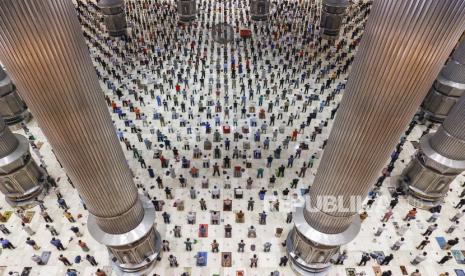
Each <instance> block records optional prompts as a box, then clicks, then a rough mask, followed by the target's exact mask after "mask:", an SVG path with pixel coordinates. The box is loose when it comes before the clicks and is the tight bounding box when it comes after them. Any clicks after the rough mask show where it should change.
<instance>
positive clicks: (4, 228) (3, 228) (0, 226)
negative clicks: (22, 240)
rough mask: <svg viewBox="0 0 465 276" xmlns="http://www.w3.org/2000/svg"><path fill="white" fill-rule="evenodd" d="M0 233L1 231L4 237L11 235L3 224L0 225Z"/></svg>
mask: <svg viewBox="0 0 465 276" xmlns="http://www.w3.org/2000/svg"><path fill="white" fill-rule="evenodd" d="M0 231H2V233H3V234H5V235H9V234H11V232H10V230H8V228H6V226H5V224H0Z"/></svg>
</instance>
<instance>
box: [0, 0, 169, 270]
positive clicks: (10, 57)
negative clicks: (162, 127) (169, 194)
mask: <svg viewBox="0 0 465 276" xmlns="http://www.w3.org/2000/svg"><path fill="white" fill-rule="evenodd" d="M0 60H1V61H2V62H3V63H4V64H5V65H6V66H7V68H8V69H9V73H10V76H11V78H12V79H13V80H14V82H15V83H16V84H17V86H18V88H19V91H20V92H21V95H22V96H23V97H24V99H25V101H26V103H28V104H29V106H30V108H31V110H32V111H33V113H34V115H35V117H36V119H37V121H38V123H39V125H40V127H41V129H42V130H43V132H44V134H45V135H46V137H47V139H48V141H49V142H50V145H51V146H52V147H53V149H54V151H55V153H56V154H57V156H58V157H59V158H60V161H61V163H62V164H63V167H64V168H65V170H66V172H67V173H68V175H69V176H70V178H71V179H72V180H73V182H74V183H75V186H76V188H77V189H78V191H79V194H80V195H81V196H82V198H83V200H84V201H85V203H86V205H87V208H88V210H89V212H90V216H89V223H88V226H89V231H90V232H91V234H92V235H93V236H94V238H95V239H96V240H98V241H99V242H101V243H103V244H105V245H107V246H108V247H109V250H110V256H111V258H112V260H113V262H112V264H113V265H114V266H116V267H117V268H119V269H121V270H122V271H129V272H134V271H138V270H141V269H143V268H145V267H147V266H149V265H150V264H151V263H152V262H153V260H154V259H156V256H158V254H159V252H160V251H159V250H158V251H156V250H157V249H159V244H160V243H161V241H160V239H159V238H157V235H158V232H157V231H156V230H155V229H154V221H155V216H154V213H155V211H154V210H153V205H152V206H150V205H147V204H145V203H144V204H143V202H142V201H141V199H140V198H139V195H138V192H137V188H136V186H135V184H134V182H133V179H132V175H131V173H130V170H129V167H128V165H127V163H126V160H125V157H124V154H123V151H122V149H121V146H120V144H119V141H118V139H117V137H116V133H115V129H114V126H113V124H112V121H111V117H110V114H109V112H108V109H107V106H106V104H105V101H104V99H103V93H102V91H101V88H100V85H99V81H98V79H97V75H96V73H95V68H94V67H93V65H92V61H91V58H90V55H89V51H88V48H87V45H86V43H85V40H84V37H83V35H82V30H81V26H80V24H79V21H78V19H77V16H76V11H75V9H74V6H73V3H72V2H71V1H68V0H2V1H0ZM152 213H153V215H152ZM158 237H159V236H158ZM154 240H155V242H156V243H157V244H153V245H152V246H147V243H152V242H153V241H154ZM115 255H116V256H115ZM141 259H144V261H143V262H142V263H140V262H139V261H140V260H141ZM118 271H119V270H118ZM120 272H121V271H120ZM118 273H119V272H118ZM121 273H122V272H121ZM136 274H137V273H136ZM139 275H140V273H139Z"/></svg>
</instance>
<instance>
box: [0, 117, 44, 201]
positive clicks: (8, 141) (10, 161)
mask: <svg viewBox="0 0 465 276" xmlns="http://www.w3.org/2000/svg"><path fill="white" fill-rule="evenodd" d="M45 180H46V174H45V172H44V171H43V170H42V169H41V168H40V167H39V166H37V164H36V163H35V161H34V160H33V159H32V157H31V154H30V153H29V142H28V140H27V139H26V138H25V137H23V136H21V135H19V134H13V133H12V132H11V131H10V129H9V128H8V127H7V126H6V124H5V122H4V120H3V118H2V117H1V116H0V191H1V192H2V193H3V194H4V195H5V197H6V201H7V202H8V204H10V205H11V206H13V207H18V208H23V209H27V208H30V207H33V206H35V205H37V201H36V200H35V198H37V197H39V198H42V196H43V194H42V191H43V184H44V182H45Z"/></svg>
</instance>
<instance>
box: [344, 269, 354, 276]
mask: <svg viewBox="0 0 465 276" xmlns="http://www.w3.org/2000/svg"><path fill="white" fill-rule="evenodd" d="M346 274H347V276H355V268H351V267H348V268H346Z"/></svg>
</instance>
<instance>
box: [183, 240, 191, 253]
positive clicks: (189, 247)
mask: <svg viewBox="0 0 465 276" xmlns="http://www.w3.org/2000/svg"><path fill="white" fill-rule="evenodd" d="M184 244H185V245H186V251H192V241H191V239H190V238H187V239H186V241H185V242H184Z"/></svg>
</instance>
